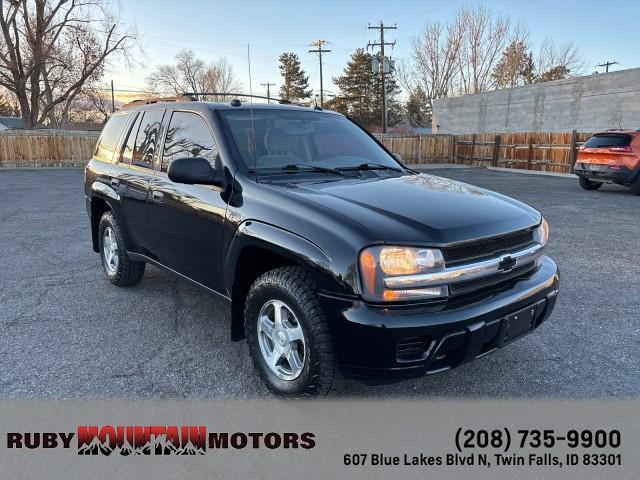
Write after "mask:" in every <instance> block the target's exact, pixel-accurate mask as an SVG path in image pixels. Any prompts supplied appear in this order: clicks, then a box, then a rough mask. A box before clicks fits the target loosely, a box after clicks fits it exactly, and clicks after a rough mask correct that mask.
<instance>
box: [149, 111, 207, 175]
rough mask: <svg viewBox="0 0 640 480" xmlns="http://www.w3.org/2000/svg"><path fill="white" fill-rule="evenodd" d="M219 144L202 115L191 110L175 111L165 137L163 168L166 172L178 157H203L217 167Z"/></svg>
mask: <svg viewBox="0 0 640 480" xmlns="http://www.w3.org/2000/svg"><path fill="white" fill-rule="evenodd" d="M217 156H218V145H217V144H216V142H215V140H214V139H213V137H212V136H211V132H210V131H209V127H208V126H207V124H206V122H205V121H204V119H203V118H202V117H200V116H199V115H197V114H195V113H190V112H173V115H172V116H171V121H170V122H169V128H168V130H167V135H166V136H165V139H164V150H163V154H162V163H161V170H162V171H163V172H166V171H167V170H168V169H169V164H170V163H171V162H172V161H174V160H175V159H176V158H184V157H202V158H205V159H207V160H208V161H209V163H210V164H211V167H213V168H216V158H217Z"/></svg>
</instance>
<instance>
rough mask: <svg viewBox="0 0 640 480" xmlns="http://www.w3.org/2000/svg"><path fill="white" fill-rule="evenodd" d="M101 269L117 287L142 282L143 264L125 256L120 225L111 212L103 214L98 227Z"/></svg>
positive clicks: (125, 250) (125, 251)
mask: <svg viewBox="0 0 640 480" xmlns="http://www.w3.org/2000/svg"><path fill="white" fill-rule="evenodd" d="M98 241H99V251H100V259H101V260H102V268H103V269H104V273H105V274H106V275H107V277H108V278H109V281H111V283H113V284H114V285H117V286H118V287H130V286H132V285H135V284H136V283H138V282H140V280H142V277H143V276H144V268H145V263H144V262H134V261H133V260H131V259H130V258H129V255H127V249H126V246H125V243H124V239H123V237H122V231H121V230H120V225H119V224H118V221H117V220H116V217H115V215H114V214H113V213H112V212H105V213H104V214H103V215H102V218H101V219H100V225H99V226H98Z"/></svg>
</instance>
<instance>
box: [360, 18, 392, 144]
mask: <svg viewBox="0 0 640 480" xmlns="http://www.w3.org/2000/svg"><path fill="white" fill-rule="evenodd" d="M367 28H368V29H369V30H379V31H380V42H373V43H372V42H369V43H367V50H369V48H371V49H372V50H373V49H374V48H375V47H380V56H381V57H382V58H381V59H380V78H381V80H382V82H381V83H382V133H387V88H386V85H385V81H384V60H385V57H384V47H385V45H388V46H390V47H391V48H393V47H394V46H395V44H396V41H395V40H394V41H393V43H385V41H384V31H385V30H397V29H398V27H396V26H395V25H394V26H393V27H385V25H384V23H382V21H380V24H379V25H378V26H371V25H367Z"/></svg>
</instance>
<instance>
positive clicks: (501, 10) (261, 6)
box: [105, 0, 640, 98]
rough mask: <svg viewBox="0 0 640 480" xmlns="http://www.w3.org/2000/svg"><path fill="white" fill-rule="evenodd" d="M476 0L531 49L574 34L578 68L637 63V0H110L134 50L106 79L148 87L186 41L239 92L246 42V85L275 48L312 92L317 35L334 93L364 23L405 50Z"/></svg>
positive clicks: (123, 88)
mask: <svg viewBox="0 0 640 480" xmlns="http://www.w3.org/2000/svg"><path fill="white" fill-rule="evenodd" d="M479 5H482V6H484V7H486V8H487V9H489V10H490V11H492V12H494V13H496V14H500V15H508V16H509V17H510V19H511V21H512V23H514V24H516V23H521V24H523V25H525V26H527V27H528V29H529V40H530V42H531V44H532V45H533V47H534V52H535V47H536V46H538V45H540V43H541V42H542V41H543V40H544V39H545V38H546V37H550V38H552V39H553V40H554V41H555V42H556V43H557V44H562V43H566V42H573V43H574V44H575V45H576V46H578V48H579V49H580V52H581V53H582V56H583V59H584V63H585V73H586V74H590V73H593V72H594V71H596V70H600V71H602V68H601V67H597V66H596V65H597V64H598V63H602V62H604V61H611V60H616V61H618V62H619V65H615V66H613V67H611V70H616V69H627V68H635V67H640V49H639V48H638V40H637V38H638V32H639V31H640V1H637V0H628V1H620V0H608V1H606V2H603V1H601V0H600V1H593V0H583V1H577V0H571V1H563V0H511V1H508V0H485V1H483V2H476V1H470V0H461V1H459V0H421V1H418V0H395V1H389V0H387V1H382V0H366V1H352V0H343V1H339V0H324V1H320V2H304V1H300V0H298V1H289V0H286V1H278V2H269V1H260V2H258V1H253V0H236V1H234V2H232V1H228V0H227V1H204V0H182V1H175V0H173V1H163V0H154V1H150V0H135V1H132V0H129V1H128V2H123V3H121V4H119V5H118V11H119V15H120V18H121V20H122V22H123V23H125V24H126V25H129V26H133V27H134V28H135V29H136V31H137V33H138V36H139V43H140V46H141V50H142V51H141V52H136V55H135V57H136V64H134V65H133V66H131V67H127V66H125V65H124V64H123V63H122V62H120V61H118V60H114V61H112V62H111V65H109V67H108V68H107V71H106V75H105V82H106V83H108V82H110V81H111V80H113V81H114V86H115V89H116V92H118V95H119V96H121V97H122V98H125V95H126V96H127V97H128V96H129V95H132V96H135V95H136V93H137V92H136V91H138V90H145V89H147V88H148V85H147V82H146V77H147V75H148V73H149V72H150V71H152V70H153V69H154V68H155V67H156V66H157V65H161V64H166V63H172V62H173V57H174V56H175V55H176V54H177V53H178V52H179V51H181V50H183V49H191V50H193V51H194V52H195V53H196V54H197V56H198V57H200V58H202V59H203V60H205V61H210V60H214V59H217V58H220V57H226V58H227V59H228V60H229V62H230V63H231V64H232V65H233V68H234V71H235V73H236V76H237V77H238V79H239V80H240V82H241V83H242V85H243V91H244V92H246V93H248V92H249V67H248V59H247V45H249V46H250V47H249V50H250V57H251V80H252V81H251V86H252V91H253V93H254V94H256V95H257V94H266V87H263V86H261V85H260V84H261V83H266V82H271V83H276V87H275V92H277V89H278V88H279V87H280V84H281V79H280V73H279V70H278V56H279V55H280V53H282V52H285V51H286V52H295V53H297V54H298V56H299V57H300V59H301V61H302V67H303V68H304V69H305V71H306V73H307V74H308V75H309V77H310V78H309V83H310V86H311V87H312V88H313V89H314V92H315V93H317V92H318V91H319V82H320V80H319V68H318V58H317V55H316V54H313V53H309V52H308V50H309V49H311V48H313V47H311V46H310V44H311V42H313V41H315V40H319V39H323V40H327V41H328V42H330V43H329V44H328V45H327V46H325V48H328V49H330V50H331V52H330V53H326V54H324V55H323V65H324V67H323V71H324V75H323V76H324V88H325V93H329V94H331V93H337V89H336V87H335V86H334V85H333V84H332V82H331V78H332V77H334V76H336V75H339V74H340V73H341V72H342V70H343V68H344V66H345V64H346V62H347V60H348V58H349V56H350V55H351V53H353V52H354V51H355V49H356V48H359V47H365V46H366V45H367V42H368V41H377V40H378V38H377V35H378V32H377V30H368V29H367V24H369V23H370V24H372V25H374V24H378V23H379V22H380V21H383V22H384V23H385V25H387V24H388V25H393V24H396V26H397V30H388V31H387V32H386V33H385V41H394V40H395V41H396V46H395V47H394V48H393V50H391V52H390V54H391V56H392V58H396V59H398V60H402V59H408V58H409V56H410V51H411V48H410V41H411V38H412V37H414V36H415V35H418V34H419V33H420V32H421V31H422V29H423V28H424V25H425V24H426V23H428V22H434V21H436V22H437V21H440V22H446V21H447V20H449V19H451V18H452V17H453V16H454V15H455V13H456V11H457V10H458V9H459V8H461V7H463V6H468V7H476V6H479ZM385 53H388V50H387V52H385ZM272 92H274V88H273V87H272ZM127 94H128V95H127ZM272 95H273V93H272Z"/></svg>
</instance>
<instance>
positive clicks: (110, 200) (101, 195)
mask: <svg viewBox="0 0 640 480" xmlns="http://www.w3.org/2000/svg"><path fill="white" fill-rule="evenodd" d="M88 194H89V195H88V197H87V200H88V202H89V204H88V205H87V209H88V213H89V218H90V220H91V227H92V228H91V237H92V242H93V249H94V251H96V252H97V251H98V238H97V233H98V225H99V224H100V218H94V216H93V208H92V205H93V201H94V199H100V200H102V201H103V202H104V203H106V204H107V207H108V208H109V210H110V211H111V212H113V214H114V215H115V217H116V219H117V220H118V223H119V225H120V229H121V231H122V236H123V238H124V241H125V243H126V245H127V249H128V250H130V247H131V245H133V239H132V238H131V235H130V233H129V230H128V228H127V225H126V224H125V222H122V221H120V219H121V218H122V215H121V211H120V210H121V208H122V198H121V196H120V194H118V192H117V191H116V190H115V189H114V188H113V187H111V186H110V185H107V184H106V183H103V182H100V181H97V180H96V181H94V182H93V183H92V184H91V187H90V189H89V192H88Z"/></svg>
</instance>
